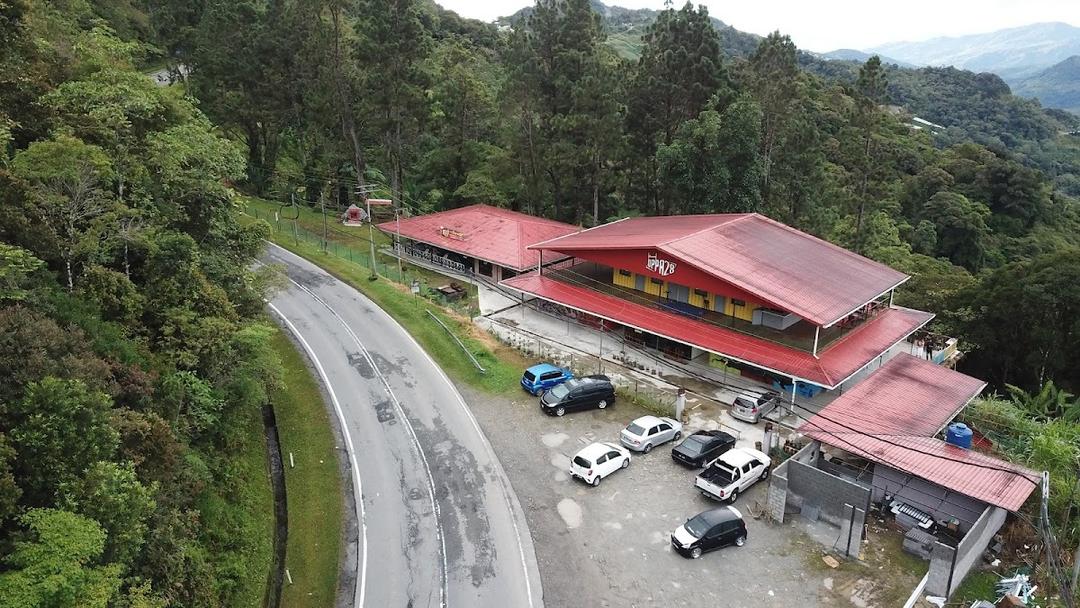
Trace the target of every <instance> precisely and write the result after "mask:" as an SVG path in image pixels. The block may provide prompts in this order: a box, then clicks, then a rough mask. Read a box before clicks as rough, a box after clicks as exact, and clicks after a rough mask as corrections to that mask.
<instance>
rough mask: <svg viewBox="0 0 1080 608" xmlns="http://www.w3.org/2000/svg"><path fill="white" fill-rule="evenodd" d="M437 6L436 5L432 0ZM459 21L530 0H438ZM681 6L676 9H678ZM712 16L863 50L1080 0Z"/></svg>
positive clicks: (818, 7)
mask: <svg viewBox="0 0 1080 608" xmlns="http://www.w3.org/2000/svg"><path fill="white" fill-rule="evenodd" d="M437 1H438V0H437ZM439 3H440V4H442V5H443V6H444V7H446V8H448V9H451V10H454V11H457V12H458V13H460V14H461V15H463V16H466V17H472V18H474V19H482V20H484V21H491V20H493V19H495V18H496V17H500V16H504V15H509V14H512V13H514V12H515V11H517V10H518V9H520V8H521V7H523V6H528V5H531V4H532V2H529V1H528V0H441V1H439ZM606 3H607V4H612V5H616V6H624V7H626V8H657V9H659V8H663V5H664V3H663V0H607V2H606ZM681 4H682V3H681V2H676V3H675V5H676V6H677V7H678V6H681ZM694 4H705V5H706V6H708V7H709V14H711V15H712V16H714V17H717V18H719V19H720V20H722V21H724V22H725V23H729V24H731V25H733V26H735V27H736V28H737V29H740V30H743V31H745V32H751V33H754V34H760V35H765V34H768V33H769V32H771V31H773V30H780V32H781V33H784V34H788V35H790V36H791V38H792V40H794V41H795V44H797V45H798V46H799V48H803V49H807V50H811V51H821V52H824V51H831V50H833V49H838V48H855V49H864V48H868V47H872V46H876V45H879V44H884V43H886V42H897V41H901V40H925V39H927V38H934V37H937V36H962V35H965V34H978V33H982V32H991V31H994V30H998V29H1003V28H1007V27H1017V26H1021V25H1028V24H1031V23H1039V22H1043V21H1064V22H1066V23H1071V24H1073V25H1077V26H1080V1H1077V0H960V1H950V0H945V1H942V0H907V1H905V2H894V3H885V2H877V3H869V2H865V1H861V0H817V1H814V0H769V1H760V0H759V1H756V2H733V1H731V0H696V1H695V2H694Z"/></svg>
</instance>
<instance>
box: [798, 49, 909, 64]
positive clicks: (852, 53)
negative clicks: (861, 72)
mask: <svg viewBox="0 0 1080 608" xmlns="http://www.w3.org/2000/svg"><path fill="white" fill-rule="evenodd" d="M875 54H877V55H878V56H879V57H881V61H882V63H888V64H892V65H896V66H900V67H902V68H914V67H918V66H916V65H914V64H911V63H908V62H906V61H900V60H899V59H893V58H892V57H888V56H885V55H881V54H879V53H867V52H866V51H857V50H855V49H836V50H835V51H829V52H828V53H819V54H818V56H819V57H822V58H824V59H828V60H829V61H857V62H859V63H866V60H867V59H870V58H871V57H873V56H874V55H875Z"/></svg>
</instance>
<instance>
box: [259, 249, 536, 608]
mask: <svg viewBox="0 0 1080 608" xmlns="http://www.w3.org/2000/svg"><path fill="white" fill-rule="evenodd" d="M266 243H267V244H268V245H270V246H272V247H274V248H276V249H279V250H281V251H284V252H285V253H288V254H289V255H291V256H293V257H295V258H296V259H298V260H301V261H303V262H304V263H306V264H312V265H314V266H317V265H316V264H314V263H313V262H311V261H310V260H308V259H307V258H305V257H303V256H301V255H298V254H296V253H293V252H292V251H289V250H288V249H285V248H284V247H282V246H280V245H277V244H275V243H271V242H270V241H266ZM361 295H362V294H361ZM365 297H366V296H365ZM369 300H370V299H369ZM374 309H375V310H377V311H379V312H380V313H382V314H383V316H385V317H386V318H387V319H389V320H390V322H391V324H392V326H393V327H397V328H398V329H399V330H400V331H401V333H402V334H404V335H405V337H406V338H408V340H409V341H411V342H412V343H413V345H414V346H416V348H417V349H419V351H420V352H422V353H424V356H425V357H427V360H428V362H430V363H431V366H432V367H434V368H435V371H437V372H438V373H439V375H440V376H442V379H443V380H444V381H445V382H446V384H447V386H449V387H450V390H451V391H452V392H453V393H454V395H455V396H457V400H458V403H459V404H460V405H461V408H462V409H463V410H465V415H466V416H468V418H469V420H470V421H471V422H472V424H473V428H475V429H476V432H477V434H479V435H480V440H481V441H482V442H483V443H484V447H485V448H487V452H488V455H489V457H490V458H491V461H492V463H493V465H494V466H495V467H496V468H497V469H498V470H499V472H500V473H502V475H500V476H499V486H500V487H501V488H502V495H503V500H505V501H506V508H507V509H508V510H509V511H510V523H512V524H513V526H514V536H515V537H516V538H517V545H518V556H519V558H520V559H521V570H522V573H523V574H524V576H525V594H526V595H527V596H528V598H529V608H535V602H534V601H533V592H532V578H531V577H530V576H529V564H528V560H527V559H526V558H525V543H524V541H522V539H521V528H520V527H519V525H518V518H517V512H516V511H515V510H514V504H513V501H512V500H511V498H510V497H511V491H510V489H509V488H507V487H506V480H507V477H506V472H505V471H504V470H503V468H502V463H501V462H500V461H499V459H498V457H497V456H496V455H495V449H494V448H493V447H491V442H490V441H488V438H487V435H485V434H484V431H483V430H481V429H480V424H479V423H478V422H477V421H476V417H475V416H473V413H472V410H470V409H469V406H468V404H466V403H465V398H464V397H462V396H461V392H460V391H458V389H457V386H455V385H454V383H453V382H451V381H450V377H449V376H447V375H446V372H445V371H443V368H442V367H440V366H439V364H438V363H436V362H435V359H434V358H433V357H432V356H431V355H430V354H429V353H428V352H427V350H425V349H424V347H423V346H421V345H420V343H419V342H417V341H416V338H414V337H413V335H412V334H410V333H409V332H407V331H405V328H403V327H402V326H401V324H400V323H398V322H397V321H396V320H395V319H394V318H393V317H391V316H390V313H388V312H386V311H385V310H383V309H382V307H380V306H375V307H374ZM519 508H520V507H519ZM522 515H523V516H524V509H522Z"/></svg>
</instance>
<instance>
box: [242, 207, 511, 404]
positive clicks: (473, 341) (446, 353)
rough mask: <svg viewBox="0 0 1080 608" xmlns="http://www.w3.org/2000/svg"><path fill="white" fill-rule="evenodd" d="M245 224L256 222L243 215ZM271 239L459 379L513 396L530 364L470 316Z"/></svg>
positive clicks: (342, 262) (289, 241) (349, 264)
mask: <svg viewBox="0 0 1080 608" xmlns="http://www.w3.org/2000/svg"><path fill="white" fill-rule="evenodd" d="M241 221H242V222H251V221H255V220H254V218H251V217H250V216H243V215H242V216H241ZM270 240H271V241H273V242H274V243H275V244H277V245H280V246H281V247H284V248H285V249H288V250H289V251H292V252H293V253H295V254H297V255H299V256H301V257H303V258H305V259H307V260H310V261H311V262H313V263H315V264H317V265H318V266H320V267H321V268H323V269H324V270H326V271H327V272H329V273H330V274H331V275H333V276H335V277H337V278H338V279H339V280H341V281H344V282H345V283H347V284H349V285H351V286H353V287H354V288H356V289H357V290H358V291H360V292H361V293H363V294H364V295H365V296H367V297H368V298H370V299H371V300H372V301H373V302H375V304H376V305H378V306H379V307H380V308H382V309H383V310H384V311H386V312H387V313H388V314H389V315H390V316H391V317H393V318H394V319H395V320H396V321H397V322H398V323H400V324H401V325H402V326H403V327H404V328H405V330H406V331H407V332H408V333H409V334H410V335H411V336H412V337H413V338H414V339H415V340H416V341H417V342H418V343H419V344H420V345H421V346H422V347H423V349H424V350H425V351H427V353H428V354H429V355H431V357H432V358H433V359H435V361H436V362H437V363H438V364H439V366H440V367H441V368H442V369H443V370H444V371H445V372H446V373H447V375H449V376H450V377H451V378H452V379H454V380H455V381H458V382H464V383H467V384H469V385H471V386H474V387H476V388H479V389H482V390H484V391H487V392H490V393H509V392H511V391H513V390H515V389H517V387H518V380H519V379H520V377H521V371H522V369H524V368H525V367H527V366H528V365H530V364H531V362H530V361H529V360H528V359H526V358H525V357H523V356H522V355H521V354H519V353H518V352H517V351H516V350H514V349H512V348H510V347H508V346H505V345H502V344H499V343H498V342H496V341H495V340H493V339H491V338H490V337H489V336H487V334H485V333H484V332H482V331H481V330H479V329H477V328H476V327H475V326H474V325H473V324H472V321H471V319H470V318H468V317H467V316H462V315H460V314H457V313H454V312H452V311H448V310H446V309H444V308H443V307H441V306H438V305H436V304H434V303H432V302H431V301H429V300H428V299H427V298H425V297H422V296H413V295H412V294H411V293H410V292H409V290H408V289H407V288H406V287H404V286H403V285H399V284H396V283H394V282H392V281H389V280H387V279H385V278H378V279H376V280H373V281H372V280H369V277H370V275H371V271H370V269H369V268H367V267H365V266H363V265H362V264H359V263H357V262H354V261H352V260H349V259H345V258H341V257H338V256H335V255H332V254H330V253H327V252H324V251H322V249H321V248H320V247H318V246H316V245H313V244H311V243H308V242H306V241H302V240H301V241H296V240H294V239H293V238H292V236H291V235H286V234H284V233H280V234H271V236H270ZM406 277H408V274H406ZM428 311H430V312H431V314H433V315H435V316H437V317H438V318H439V319H440V320H442V322H443V323H445V324H446V325H447V327H449V328H450V329H451V331H453V332H454V334H455V335H456V336H457V337H458V338H460V339H461V341H462V342H463V343H464V344H465V347H466V348H467V349H468V350H469V352H470V353H472V355H473V356H474V357H475V358H476V359H477V361H478V362H479V363H480V365H481V366H482V367H484V368H485V370H486V373H481V372H480V371H479V370H477V369H476V367H475V366H473V364H472V362H471V361H470V360H469V358H468V357H466V356H465V353H464V352H462V349H461V347H460V346H458V344H457V342H455V341H454V340H453V339H452V338H451V337H450V336H449V335H447V333H446V331H445V330H444V329H443V328H442V327H440V326H439V324H438V323H436V322H435V321H434V320H432V319H431V317H430V316H429V315H428Z"/></svg>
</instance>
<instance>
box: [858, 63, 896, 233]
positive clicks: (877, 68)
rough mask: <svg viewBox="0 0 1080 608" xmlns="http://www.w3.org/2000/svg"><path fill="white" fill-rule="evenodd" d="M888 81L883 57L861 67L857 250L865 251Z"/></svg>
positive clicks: (859, 80)
mask: <svg viewBox="0 0 1080 608" xmlns="http://www.w3.org/2000/svg"><path fill="white" fill-rule="evenodd" d="M888 86H889V82H888V79H887V78H886V76H885V69H884V68H883V67H882V65H881V58H880V57H878V56H877V55H874V56H873V57H870V58H869V59H867V60H866V63H865V64H863V66H862V67H861V68H859V79H858V81H856V83H855V91H856V102H855V106H856V110H855V116H856V118H855V123H856V124H857V125H858V126H859V128H860V129H861V131H862V140H863V153H862V167H861V171H862V181H861V184H860V186H859V193H858V195H857V197H858V210H857V212H856V218H855V251H858V252H861V251H863V222H864V216H865V215H866V209H867V205H868V204H869V203H870V201H869V200H868V196H869V194H868V190H869V184H870V175H871V173H873V171H874V165H875V161H876V150H875V149H874V137H875V136H876V134H877V131H878V129H879V128H880V126H881V121H882V113H881V111H880V110H879V109H878V105H879V104H882V103H884V101H885V93H886V90H887V89H888Z"/></svg>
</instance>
